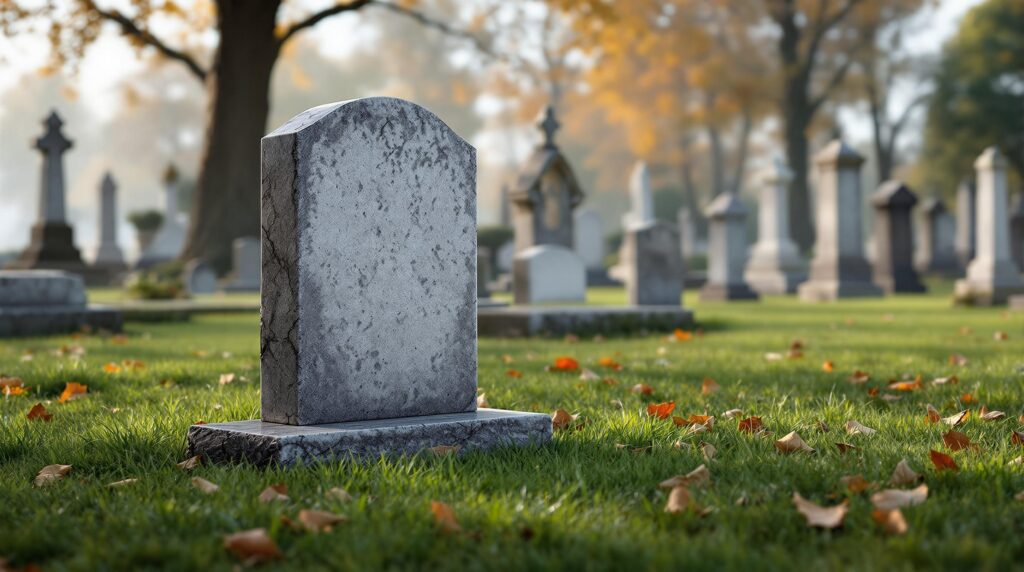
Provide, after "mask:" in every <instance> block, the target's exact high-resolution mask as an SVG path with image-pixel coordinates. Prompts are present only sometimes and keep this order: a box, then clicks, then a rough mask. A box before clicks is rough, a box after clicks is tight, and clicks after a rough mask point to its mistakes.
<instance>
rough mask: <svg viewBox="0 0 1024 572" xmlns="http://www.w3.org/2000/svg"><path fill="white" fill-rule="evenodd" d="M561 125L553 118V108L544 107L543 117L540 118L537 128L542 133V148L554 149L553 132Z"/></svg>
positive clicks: (550, 106)
mask: <svg viewBox="0 0 1024 572" xmlns="http://www.w3.org/2000/svg"><path fill="white" fill-rule="evenodd" d="M561 126H562V124H561V123H559V122H558V119H557V118H555V108H554V106H552V105H548V106H546V107H544V115H543V116H542V117H541V120H540V122H539V123H538V124H537V127H539V128H540V130H541V132H542V133H544V147H545V148H546V149H555V148H556V147H557V146H556V145H555V132H556V131H558V128H559V127H561Z"/></svg>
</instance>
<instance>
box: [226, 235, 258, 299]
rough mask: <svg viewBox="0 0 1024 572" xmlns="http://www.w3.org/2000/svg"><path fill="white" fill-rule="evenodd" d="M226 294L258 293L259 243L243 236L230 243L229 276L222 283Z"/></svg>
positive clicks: (254, 239)
mask: <svg viewBox="0 0 1024 572" xmlns="http://www.w3.org/2000/svg"><path fill="white" fill-rule="evenodd" d="M224 290H226V291H228V292H259V290H260V241H259V239H257V238H253V237H250V236H245V237H242V238H236V239H235V240H234V242H232V243H231V274H229V275H228V278H227V280H226V281H225V282H224Z"/></svg>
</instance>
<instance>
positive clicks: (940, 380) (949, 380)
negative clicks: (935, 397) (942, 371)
mask: <svg viewBox="0 0 1024 572" xmlns="http://www.w3.org/2000/svg"><path fill="white" fill-rule="evenodd" d="M958 383H960V378H958V377H957V376H955V375H950V376H947V377H936V378H935V379H933V380H932V385H946V384H950V385H956V384H958Z"/></svg>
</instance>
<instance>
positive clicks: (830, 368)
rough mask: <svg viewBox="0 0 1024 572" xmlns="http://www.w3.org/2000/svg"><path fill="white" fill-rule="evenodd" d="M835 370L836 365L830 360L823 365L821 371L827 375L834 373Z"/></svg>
mask: <svg viewBox="0 0 1024 572" xmlns="http://www.w3.org/2000/svg"><path fill="white" fill-rule="evenodd" d="M835 369H836V366H835V364H834V363H832V362H830V361H828V360H825V362H824V363H822V364H821V370H822V371H824V372H826V373H832V372H833V371H835Z"/></svg>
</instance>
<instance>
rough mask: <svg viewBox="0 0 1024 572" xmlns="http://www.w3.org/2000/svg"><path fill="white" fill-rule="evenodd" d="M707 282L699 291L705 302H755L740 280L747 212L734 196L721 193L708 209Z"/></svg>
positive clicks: (744, 249) (744, 259)
mask: <svg viewBox="0 0 1024 572" xmlns="http://www.w3.org/2000/svg"><path fill="white" fill-rule="evenodd" d="M704 215H705V216H706V217H707V218H708V279H707V282H706V283H705V284H704V286H703V287H702V288H701V289H700V299H701V300H707V301H726V300H757V299H758V295H757V292H755V291H753V290H752V289H751V288H750V285H749V284H747V282H746V280H745V279H744V278H743V267H744V265H745V264H746V262H747V208H746V207H745V206H743V202H742V201H740V198H739V197H738V196H736V193H729V192H726V193H722V194H720V195H718V198H716V199H715V200H714V201H712V202H711V204H710V205H708V208H707V210H705V211H704Z"/></svg>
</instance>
